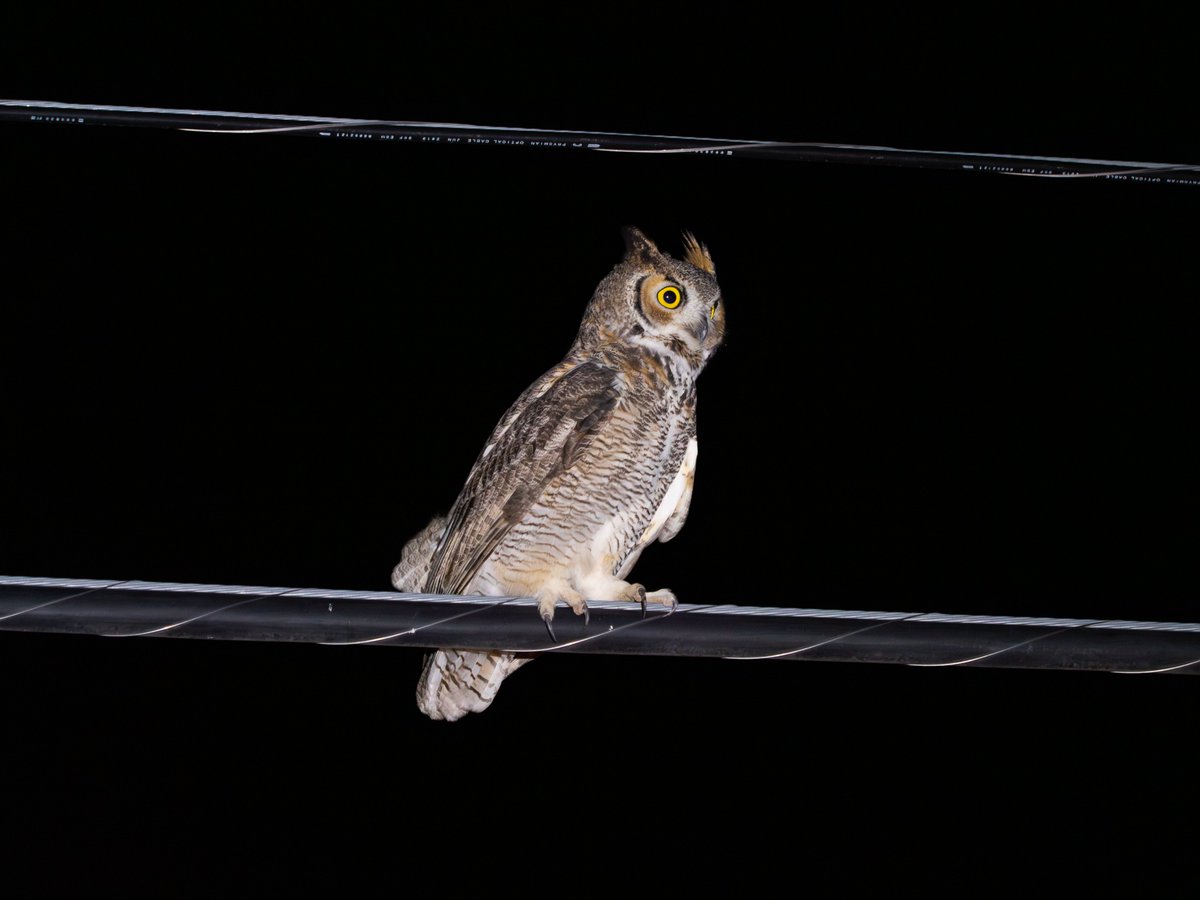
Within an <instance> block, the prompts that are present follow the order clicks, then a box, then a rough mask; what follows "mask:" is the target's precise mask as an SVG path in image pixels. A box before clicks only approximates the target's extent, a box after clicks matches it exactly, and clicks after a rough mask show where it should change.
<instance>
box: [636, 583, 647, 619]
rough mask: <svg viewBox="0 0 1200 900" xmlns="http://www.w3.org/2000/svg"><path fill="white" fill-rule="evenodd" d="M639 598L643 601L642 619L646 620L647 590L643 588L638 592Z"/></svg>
mask: <svg viewBox="0 0 1200 900" xmlns="http://www.w3.org/2000/svg"><path fill="white" fill-rule="evenodd" d="M638 596H639V597H641V599H642V618H643V619H644V618H646V589H645V588H642V589H641V590H640V591H638Z"/></svg>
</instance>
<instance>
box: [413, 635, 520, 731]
mask: <svg viewBox="0 0 1200 900" xmlns="http://www.w3.org/2000/svg"><path fill="white" fill-rule="evenodd" d="M531 658H532V657H528V656H512V655H511V654H508V653H480V652H478V651H474V650H445V649H444V650H435V651H434V652H433V653H430V654H427V655H426V657H425V668H424V670H423V671H422V672H421V680H420V681H418V682H417V707H418V708H419V709H420V710H421V712H423V713H425V715H427V716H429V718H431V719H444V720H445V721H447V722H454V721H456V720H457V719H461V718H462V717H463V716H465V715H466V714H467V713H469V712H483V711H484V710H485V709H487V708H488V707H489V706H491V705H492V701H493V700H494V699H495V698H496V692H497V691H499V690H500V682H502V681H504V679H505V677H506V676H508V675H510V674H512V673H513V672H515V671H516V670H517V669H519V668H521V666H523V665H525V663H527V662H529V660H530V659H531Z"/></svg>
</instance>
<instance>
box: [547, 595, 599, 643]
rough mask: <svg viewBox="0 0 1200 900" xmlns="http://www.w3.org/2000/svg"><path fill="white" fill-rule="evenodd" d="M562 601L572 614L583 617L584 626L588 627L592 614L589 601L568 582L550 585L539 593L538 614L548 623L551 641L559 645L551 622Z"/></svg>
mask: <svg viewBox="0 0 1200 900" xmlns="http://www.w3.org/2000/svg"><path fill="white" fill-rule="evenodd" d="M560 600H561V601H562V602H563V603H565V604H567V606H569V607H571V610H572V612H574V613H575V615H577V616H583V624H584V625H585V626H586V625H588V624H589V623H590V622H591V620H592V617H591V613H589V612H588V605H587V601H586V600H585V599H583V594H581V593H579V591H577V590H575V589H574V588H572V587H571V586H570V585H568V584H567V583H566V582H562V583H560V584H556V585H549V586H547V587H545V588H543V589H542V590H540V591H538V593H537V603H538V614H539V615H540V616H541V617H542V621H543V622H545V623H546V631H548V632H549V633H550V640H552V641H554V643H556V644H557V643H558V638H557V637H555V636H554V628H553V627H552V626H551V624H550V623H551V622H553V621H554V607H555V606H557V605H558V601H560Z"/></svg>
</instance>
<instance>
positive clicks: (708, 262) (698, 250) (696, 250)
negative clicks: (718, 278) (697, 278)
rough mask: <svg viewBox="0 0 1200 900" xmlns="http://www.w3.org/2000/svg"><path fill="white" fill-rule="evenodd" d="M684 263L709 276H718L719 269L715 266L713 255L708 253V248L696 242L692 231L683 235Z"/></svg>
mask: <svg viewBox="0 0 1200 900" xmlns="http://www.w3.org/2000/svg"><path fill="white" fill-rule="evenodd" d="M683 261H684V262H686V263H689V264H691V265H693V266H695V267H696V268H697V269H700V270H701V271H703V272H707V273H708V274H709V275H716V274H717V267H716V266H714V265H713V258H712V254H711V253H709V252H708V247H706V246H705V245H704V244H702V243H700V242H699V241H698V240H696V236H695V235H694V234H692V233H691V232H690V231H685V232H684V233H683Z"/></svg>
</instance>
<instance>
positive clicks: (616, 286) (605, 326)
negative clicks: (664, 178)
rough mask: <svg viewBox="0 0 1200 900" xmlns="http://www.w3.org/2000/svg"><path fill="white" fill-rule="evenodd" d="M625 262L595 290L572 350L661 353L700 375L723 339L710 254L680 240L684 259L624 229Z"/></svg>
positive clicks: (689, 238) (688, 237) (722, 316)
mask: <svg viewBox="0 0 1200 900" xmlns="http://www.w3.org/2000/svg"><path fill="white" fill-rule="evenodd" d="M624 235H625V258H624V259H622V260H621V261H620V262H619V263H618V264H617V265H616V267H615V268H614V269H613V270H612V271H611V272H609V273H608V275H607V276H606V277H605V278H604V280H603V281H601V282H600V284H599V285H598V286H597V287H596V292H595V294H593V295H592V300H591V302H590V303H589V304H588V308H587V311H586V312H585V313H584V316H583V322H582V324H581V325H580V327H579V337H578V338H577V339H576V345H577V346H579V347H581V348H585V349H594V348H595V347H598V346H600V345H602V344H606V343H617V342H619V343H624V344H630V345H635V346H639V347H645V348H647V349H652V350H655V349H656V350H664V351H668V352H671V353H673V354H675V355H677V356H680V357H682V358H683V359H685V360H687V361H688V362H689V363H690V364H691V366H692V368H693V369H694V370H696V371H699V370H700V369H701V368H703V367H704V364H705V363H706V362H707V361H708V359H709V357H710V356H712V354H713V351H715V350H716V349H717V347H718V346H720V344H721V341H722V340H723V339H724V337H725V305H724V303H723V302H722V300H721V288H720V287H719V286H718V285H717V278H716V269H715V268H714V266H713V261H712V256H711V255H710V254H709V252H708V248H707V247H705V246H704V245H703V244H701V243H699V242H698V241H697V240H696V239H695V238H694V237H692V236H691V235H690V234H684V236H683V249H684V255H683V259H674V258H673V257H671V256H668V255H667V254H666V253H663V252H662V251H661V250H659V249H658V247H656V246H655V245H654V242H653V241H651V240H650V239H649V238H648V237H646V235H644V234H642V232H641V231H639V230H638V229H636V228H626V229H625V230H624Z"/></svg>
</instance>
